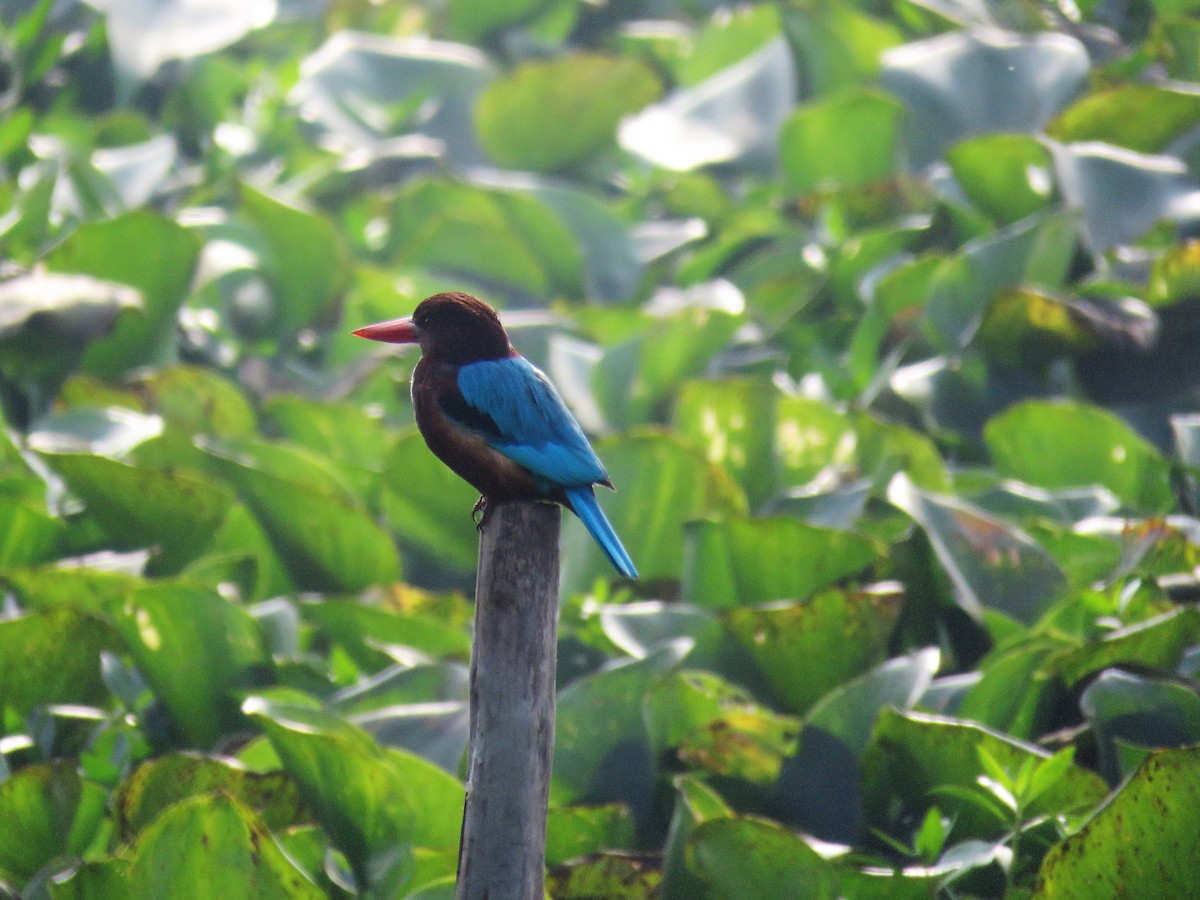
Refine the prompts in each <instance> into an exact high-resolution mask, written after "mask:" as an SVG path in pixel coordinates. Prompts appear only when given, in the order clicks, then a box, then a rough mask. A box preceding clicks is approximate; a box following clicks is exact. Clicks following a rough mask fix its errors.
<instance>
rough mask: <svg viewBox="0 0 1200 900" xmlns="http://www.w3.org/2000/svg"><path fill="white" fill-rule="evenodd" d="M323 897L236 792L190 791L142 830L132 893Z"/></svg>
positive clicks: (288, 898) (132, 869)
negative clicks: (189, 795) (251, 888)
mask: <svg viewBox="0 0 1200 900" xmlns="http://www.w3.org/2000/svg"><path fill="white" fill-rule="evenodd" d="M248 885H253V886H254V895H255V896H256V897H262V898H264V900H268V898H278V900H292V898H312V900H318V898H321V897H324V896H325V894H324V892H322V891H320V890H318V889H317V886H316V885H315V884H313V883H312V882H311V881H309V879H308V878H307V877H306V876H305V875H304V873H302V872H301V871H300V870H299V869H297V868H296V866H295V864H294V863H293V862H292V861H291V860H290V859H289V858H288V857H287V855H286V854H285V853H284V852H283V850H282V849H281V848H280V846H279V844H278V843H276V841H275V838H274V836H273V835H272V834H271V832H270V831H268V830H267V826H266V825H265V824H264V823H263V821H262V820H261V819H260V818H259V817H258V816H257V815H255V813H254V812H253V811H252V810H251V809H249V808H248V807H246V806H244V805H243V804H242V803H240V802H239V801H238V800H236V799H234V798H233V797H230V796H227V795H224V794H213V795H208V796H200V797H192V798H189V799H187V800H184V801H182V802H180V803H177V804H175V805H174V806H171V807H170V808H169V809H167V810H166V811H165V812H164V813H163V814H162V815H161V816H159V818H158V819H156V820H155V821H154V823H153V824H151V825H150V826H149V827H147V828H146V829H145V831H143V832H142V834H141V835H140V836H139V838H138V841H137V843H136V845H135V848H134V851H133V855H132V858H131V860H130V865H129V886H130V893H131V895H132V896H133V897H135V898H143V897H145V898H149V897H169V896H191V897H219V896H228V897H236V896H239V895H242V894H244V893H245V892H246V889H247V886H248Z"/></svg>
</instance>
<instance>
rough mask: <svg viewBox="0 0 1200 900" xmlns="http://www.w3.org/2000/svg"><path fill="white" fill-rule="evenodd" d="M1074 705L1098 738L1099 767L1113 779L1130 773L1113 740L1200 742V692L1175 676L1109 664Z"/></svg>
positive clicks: (1148, 743)
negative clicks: (1173, 678) (1143, 674)
mask: <svg viewBox="0 0 1200 900" xmlns="http://www.w3.org/2000/svg"><path fill="white" fill-rule="evenodd" d="M1079 708H1080V709H1081V710H1082V711H1083V714H1084V715H1085V716H1087V719H1088V721H1089V722H1090V723H1091V725H1092V728H1093V729H1095V731H1096V736H1097V738H1098V739H1099V741H1100V759H1101V765H1102V767H1103V768H1102V771H1104V773H1105V774H1106V775H1108V776H1109V777H1110V778H1111V779H1112V780H1114V781H1119V780H1121V779H1123V778H1126V777H1128V776H1129V775H1130V771H1126V770H1124V769H1123V768H1122V767H1121V765H1120V761H1121V760H1120V754H1119V753H1118V749H1117V746H1116V744H1115V743H1114V742H1117V741H1119V742H1121V743H1123V744H1126V745H1134V746H1137V747H1143V748H1151V747H1180V746H1183V745H1186V744H1197V743H1200V697H1197V696H1196V694H1195V692H1194V691H1192V690H1191V689H1189V688H1187V687H1184V686H1183V685H1181V684H1177V683H1175V682H1171V681H1162V680H1157V679H1151V678H1143V677H1141V676H1138V675H1131V674H1129V673H1127V672H1122V671H1120V670H1119V669H1108V670H1106V671H1104V672H1102V673H1100V675H1099V676H1098V677H1097V678H1096V680H1095V681H1093V682H1092V683H1091V684H1089V685H1088V687H1087V689H1086V690H1085V691H1084V692H1083V695H1082V696H1081V697H1080V698H1079Z"/></svg>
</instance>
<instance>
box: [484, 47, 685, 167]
mask: <svg viewBox="0 0 1200 900" xmlns="http://www.w3.org/2000/svg"><path fill="white" fill-rule="evenodd" d="M661 91H662V87H661V85H660V84H659V81H658V78H657V76H656V75H655V74H654V71H653V70H652V69H650V68H649V67H648V66H646V65H645V64H644V63H642V62H639V61H638V60H636V59H620V58H617V57H611V56H601V55H598V54H593V53H576V54H572V55H570V56H564V57H562V58H560V59H553V60H547V61H532V62H526V63H524V64H522V65H520V66H518V67H517V68H515V69H514V70H513V71H512V72H511V73H509V74H508V75H506V76H505V77H504V78H501V79H500V80H498V81H494V82H492V84H491V85H489V86H488V88H487V89H486V90H485V91H484V92H483V94H482V95H481V96H480V98H479V105H478V106H477V107H476V110H475V116H476V119H475V121H476V127H477V128H478V129H479V140H480V142H481V143H482V144H483V146H484V148H485V149H486V150H487V151H488V152H489V153H491V154H492V156H494V157H495V158H496V160H497V161H498V162H499V163H500V164H501V165H502V166H505V167H507V168H510V169H533V170H535V171H539V172H552V171H555V170H558V169H566V168H570V167H571V166H574V165H577V164H579V163H581V162H583V161H584V160H586V159H587V158H588V157H589V156H592V155H594V154H595V153H596V152H597V151H599V150H601V149H604V148H606V147H609V146H612V144H613V141H614V138H615V135H616V128H617V123H618V122H619V121H620V120H621V118H622V117H623V116H626V115H628V114H629V113H633V112H636V111H637V110H639V109H641V108H642V107H644V106H646V105H647V104H648V103H651V102H653V101H654V100H656V99H657V98H658V96H659V94H660V93H661ZM567 121H570V122H571V123H572V124H571V127H569V128H568V127H564V123H565V122H567Z"/></svg>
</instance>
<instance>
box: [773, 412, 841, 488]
mask: <svg viewBox="0 0 1200 900" xmlns="http://www.w3.org/2000/svg"><path fill="white" fill-rule="evenodd" d="M855 444H856V435H855V433H854V430H853V428H852V427H851V423H850V420H849V419H848V418H847V417H846V416H845V415H844V414H843V413H842V412H841V411H840V410H837V409H835V408H834V407H832V406H830V405H829V404H827V403H823V402H821V401H820V400H813V399H811V398H809V397H801V396H797V395H792V394H785V395H783V396H780V397H779V398H778V401H777V403H776V405H775V441H774V455H775V457H776V459H777V460H778V465H779V468H780V477H781V479H782V481H783V483H784V485H786V486H787V487H800V486H803V485H807V484H809V483H810V482H812V481H813V480H814V479H815V478H817V477H818V476H819V475H820V474H821V472H823V471H825V470H826V469H827V468H828V467H830V466H846V465H850V464H851V463H852V462H853V461H854V455H855V454H854V449H855Z"/></svg>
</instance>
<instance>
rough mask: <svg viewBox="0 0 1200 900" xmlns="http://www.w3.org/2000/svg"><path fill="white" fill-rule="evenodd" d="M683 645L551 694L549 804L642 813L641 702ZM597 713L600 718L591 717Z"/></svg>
mask: <svg viewBox="0 0 1200 900" xmlns="http://www.w3.org/2000/svg"><path fill="white" fill-rule="evenodd" d="M691 646H692V643H691V641H689V640H687V639H685V638H681V639H679V640H676V641H673V642H671V643H669V644H666V645H664V646H663V647H661V648H660V649H658V650H656V651H655V652H654V653H652V654H651V655H650V656H647V657H646V658H644V659H639V660H633V661H629V662H624V663H620V664H617V665H614V666H612V667H610V668H607V669H602V670H601V671H599V672H596V673H595V674H593V675H587V676H585V677H583V678H579V679H577V680H576V681H574V682H572V683H571V684H570V685H569V686H567V688H565V689H564V690H563V691H561V692H560V693H559V695H558V704H557V707H558V708H557V720H558V721H557V724H556V727H555V734H554V771H553V773H552V777H551V783H550V802H551V804H559V805H567V804H571V803H604V802H608V801H620V802H622V803H624V804H626V805H627V806H628V808H629V809H630V811H631V812H632V813H633V816H634V818H635V819H640V818H641V817H642V816H643V815H645V814H646V813H647V812H648V809H649V806H648V805H649V801H650V795H651V785H652V784H653V781H654V772H655V761H654V759H653V757H652V756H651V753H650V744H649V738H648V735H647V732H646V724H645V720H644V717H643V714H642V702H643V700H644V698H645V696H646V693H647V692H648V691H649V690H650V688H651V687H652V686H653V685H654V683H655V682H656V681H657V680H658V679H659V678H661V677H662V676H663V675H665V674H666V673H668V672H670V671H671V670H672V669H674V668H675V667H676V666H677V665H679V663H680V661H681V660H682V659H683V658H684V657H685V656H686V655H687V653H688V651H689V650H690V649H691ZM601 706H602V707H603V708H604V709H606V710H609V713H608V714H607V715H604V716H597V715H596V714H595V711H596V709H597V708H599V707H601Z"/></svg>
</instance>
